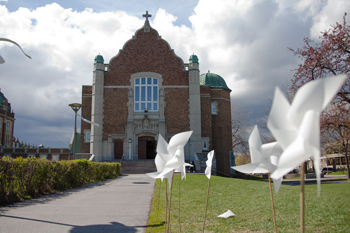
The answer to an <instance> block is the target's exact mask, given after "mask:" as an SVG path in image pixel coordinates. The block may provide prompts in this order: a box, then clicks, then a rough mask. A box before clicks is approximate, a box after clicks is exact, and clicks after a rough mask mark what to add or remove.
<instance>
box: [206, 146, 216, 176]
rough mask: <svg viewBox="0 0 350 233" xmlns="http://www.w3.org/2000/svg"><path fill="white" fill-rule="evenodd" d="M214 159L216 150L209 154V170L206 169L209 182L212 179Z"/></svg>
mask: <svg viewBox="0 0 350 233" xmlns="http://www.w3.org/2000/svg"><path fill="white" fill-rule="evenodd" d="M213 157H214V150H212V151H210V152H209V153H208V160H207V161H206V162H205V163H206V164H207V168H206V169H205V175H206V176H207V177H208V179H209V180H210V177H211V167H212V165H213Z"/></svg>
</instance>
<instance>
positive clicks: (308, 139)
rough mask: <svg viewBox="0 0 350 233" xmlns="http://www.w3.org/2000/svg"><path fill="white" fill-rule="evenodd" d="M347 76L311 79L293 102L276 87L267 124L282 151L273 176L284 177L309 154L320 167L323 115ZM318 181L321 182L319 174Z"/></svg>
mask: <svg viewBox="0 0 350 233" xmlns="http://www.w3.org/2000/svg"><path fill="white" fill-rule="evenodd" d="M346 79H347V76H346V75H339V76H335V77H331V78H326V79H318V80H315V81H311V82H309V83H307V84H305V85H304V86H302V87H301V88H300V89H299V90H298V91H297V93H296V94H295V97H294V100H293V103H292V105H290V104H289V102H288V100H287V99H286V98H285V96H284V95H283V94H282V92H281V91H280V89H278V88H276V91H275V96H274V99H273V103H272V107H271V112H270V115H269V119H268V122H267V127H268V128H269V130H270V131H271V133H272V134H273V136H274V137H275V139H276V140H277V142H278V143H279V144H280V146H281V147H282V149H283V153H282V155H281V156H280V159H279V161H278V164H277V169H276V170H275V171H274V172H273V173H272V175H271V177H272V178H273V179H278V178H281V177H283V175H285V174H287V173H288V172H289V171H291V170H292V169H293V168H294V167H296V166H299V165H300V164H301V163H303V162H304V161H305V160H307V159H308V158H310V157H313V159H314V164H315V170H316V171H318V170H319V167H320V161H319V160H320V119H319V118H320V114H321V112H322V110H323V109H325V107H326V106H327V105H328V104H329V103H330V101H331V100H332V99H333V97H334V95H335V94H336V93H337V92H338V90H339V89H340V87H341V86H342V84H343V83H344V82H345V80H346ZM317 183H318V184H320V177H319V174H318V175H317Z"/></svg>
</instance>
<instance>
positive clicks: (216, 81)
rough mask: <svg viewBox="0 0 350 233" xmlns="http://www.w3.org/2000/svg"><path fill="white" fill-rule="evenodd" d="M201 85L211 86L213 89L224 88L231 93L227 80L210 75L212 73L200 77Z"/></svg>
mask: <svg viewBox="0 0 350 233" xmlns="http://www.w3.org/2000/svg"><path fill="white" fill-rule="evenodd" d="M199 83H200V85H201V86H210V87H212V88H222V89H225V90H228V91H231V89H230V88H228V86H227V85H226V82H225V80H224V79H223V78H222V77H221V76H220V75H217V74H214V73H210V71H208V73H206V74H201V75H200V76H199Z"/></svg>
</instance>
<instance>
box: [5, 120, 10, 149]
mask: <svg viewBox="0 0 350 233" xmlns="http://www.w3.org/2000/svg"><path fill="white" fill-rule="evenodd" d="M11 134H12V122H11V121H7V122H6V132H5V146H7V147H11V146H12V143H11V142H12V140H11V136H12V135H11Z"/></svg>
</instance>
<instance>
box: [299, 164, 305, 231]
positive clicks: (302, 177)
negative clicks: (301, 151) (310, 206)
mask: <svg viewBox="0 0 350 233" xmlns="http://www.w3.org/2000/svg"><path fill="white" fill-rule="evenodd" d="M300 169H301V172H300V232H301V233H304V183H305V182H304V173H305V163H302V164H301V168H300Z"/></svg>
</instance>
